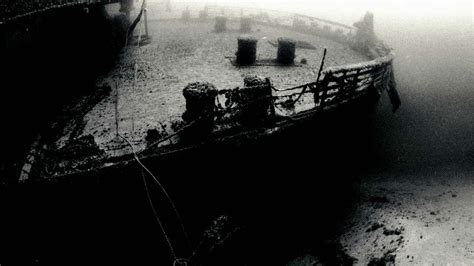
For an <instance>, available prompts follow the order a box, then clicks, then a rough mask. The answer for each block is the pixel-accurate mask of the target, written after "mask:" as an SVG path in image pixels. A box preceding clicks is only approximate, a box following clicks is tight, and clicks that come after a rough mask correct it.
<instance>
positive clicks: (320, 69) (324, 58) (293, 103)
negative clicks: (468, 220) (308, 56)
mask: <svg viewBox="0 0 474 266" xmlns="http://www.w3.org/2000/svg"><path fill="white" fill-rule="evenodd" d="M326 52H327V49H326V48H324V52H323V59H322V60H321V65H320V66H319V71H318V77H317V78H316V83H315V84H318V82H319V78H320V77H321V71H322V70H323V67H324V61H325V60H326ZM308 87H310V85H307V86H304V88H303V90H302V91H301V93H300V94H299V95H298V98H296V100H294V101H291V102H287V103H285V105H288V106H292V105H295V104H296V103H297V102H298V101H299V100H300V99H301V96H303V94H304V93H305V92H306V89H307V88H308Z"/></svg>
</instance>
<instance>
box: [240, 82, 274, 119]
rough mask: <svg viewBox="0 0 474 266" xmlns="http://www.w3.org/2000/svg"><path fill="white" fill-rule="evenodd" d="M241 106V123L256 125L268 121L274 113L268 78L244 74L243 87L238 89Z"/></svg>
mask: <svg viewBox="0 0 474 266" xmlns="http://www.w3.org/2000/svg"><path fill="white" fill-rule="evenodd" d="M239 92H240V94H241V97H240V98H241V99H240V103H239V104H240V105H241V107H242V112H241V117H240V120H241V123H242V124H243V125H246V126H257V125H261V124H262V123H266V122H268V121H269V120H270V119H271V118H272V117H273V115H274V113H275V112H274V109H273V98H272V85H271V82H270V79H268V78H264V77H260V76H246V77H245V78H244V88H241V89H240V90H239Z"/></svg>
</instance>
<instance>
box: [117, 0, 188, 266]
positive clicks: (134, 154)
mask: <svg viewBox="0 0 474 266" xmlns="http://www.w3.org/2000/svg"><path fill="white" fill-rule="evenodd" d="M144 7H145V0H144V1H143V3H142V6H141V10H140V13H139V15H138V17H137V19H136V20H135V21H134V22H133V23H132V25H131V26H130V27H129V29H128V31H127V35H126V39H125V47H126V46H127V45H128V42H129V36H130V34H131V33H132V32H133V30H134V28H135V27H136V26H137V24H138V23H139V22H141V25H143V21H142V20H141V16H142V14H143V10H144ZM141 35H142V27H140V32H139V36H138V40H137V48H138V50H140V42H141ZM137 72H138V64H137V63H135V64H134V76H133V80H134V82H133V87H135V85H136V79H137ZM117 97H118V96H117ZM187 126H188V127H189V126H190V125H189V124H188V125H187ZM182 130H184V128H182V129H180V131H182ZM178 133H179V132H175V134H174V135H176V134H178ZM117 135H118V136H119V137H120V138H121V139H123V140H124V141H125V143H126V144H127V145H128V146H129V147H130V148H131V150H132V153H133V157H134V159H135V161H136V162H137V163H138V164H139V165H140V167H141V168H142V170H141V174H142V179H143V183H144V185H145V190H146V193H147V198H148V201H149V203H150V206H151V209H152V212H153V215H154V216H155V219H156V221H157V222H158V224H159V226H160V229H161V231H162V233H163V235H164V237H165V240H166V243H167V244H168V247H169V249H170V251H171V254H172V255H173V259H174V261H173V265H187V259H182V258H178V257H177V256H176V252H175V250H174V248H173V245H172V244H171V241H170V238H169V236H168V234H167V233H166V230H165V228H164V226H163V223H162V222H161V220H160V218H159V216H158V214H157V212H156V209H155V207H154V204H153V201H152V199H151V196H150V191H149V188H148V185H147V182H146V179H145V175H144V173H143V170H145V171H146V172H147V173H148V174H149V175H150V176H151V177H152V178H153V180H154V181H155V183H156V184H157V185H158V186H159V187H160V189H161V191H162V193H163V194H164V195H165V197H166V199H167V200H168V203H169V204H170V206H171V207H172V209H173V211H174V213H175V215H176V218H177V220H178V223H179V225H180V227H181V230H182V232H183V235H184V237H185V239H186V242H187V245H188V247H189V248H190V249H191V250H192V245H191V241H190V239H189V236H188V234H187V232H186V230H185V228H184V223H183V220H182V218H181V215H180V214H179V212H178V209H177V208H176V205H175V204H174V202H173V200H172V199H171V197H170V195H169V194H168V192H167V191H166V189H165V187H164V186H163V185H162V184H161V182H160V181H159V180H158V178H157V177H156V176H155V175H154V174H153V173H152V172H151V171H150V170H149V169H148V168H147V167H146V166H145V165H144V164H143V163H142V162H141V160H140V158H139V157H138V153H137V152H136V151H135V148H134V147H133V144H132V143H131V142H130V141H129V140H128V139H127V138H125V137H124V136H122V135H121V134H120V133H119V132H118V131H117ZM172 136H173V135H170V136H168V137H166V138H165V139H163V140H161V141H165V140H167V139H169V138H171V137H172ZM157 143H159V142H157ZM157 143H155V144H152V145H156V144H157ZM177 263H178V264H177Z"/></svg>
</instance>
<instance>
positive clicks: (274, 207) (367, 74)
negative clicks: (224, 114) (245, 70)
mask: <svg viewBox="0 0 474 266" xmlns="http://www.w3.org/2000/svg"><path fill="white" fill-rule="evenodd" d="M210 13H211V14H212V12H210ZM211 17H212V16H211ZM264 18H265V17H264ZM262 23H269V24H271V23H270V22H268V21H262ZM298 25H300V26H298ZM276 26H282V25H276ZM283 26H284V27H291V28H294V27H301V23H300V24H298V23H296V24H295V25H294V26H288V25H283ZM339 26H340V25H339ZM343 28H346V29H347V27H343ZM349 29H350V28H349ZM300 30H301V31H308V32H310V31H309V30H308V29H307V28H306V27H303V29H300ZM326 34H329V33H328V32H327V31H326ZM331 34H333V35H331V36H333V37H332V38H334V39H337V40H339V41H341V42H345V41H347V39H346V37H344V38H343V37H342V35H341V34H339V33H338V34H339V35H338V34H336V33H331ZM383 52H384V54H381V55H380V58H379V59H375V60H374V61H371V62H368V63H363V64H358V65H353V66H345V67H342V68H330V69H325V71H323V76H322V78H321V79H320V80H317V81H316V82H312V83H308V84H303V85H301V86H297V87H294V88H289V90H288V92H287V93H285V92H282V93H280V92H273V93H274V96H275V94H277V95H276V96H277V98H275V99H273V98H272V100H275V101H277V102H278V103H279V104H282V105H283V106H288V101H290V102H293V101H294V100H295V98H297V99H298V100H299V99H300V98H301V99H306V100H308V101H310V102H311V105H310V107H309V108H307V109H305V110H303V111H298V112H297V113H292V112H283V113H282V112H280V113H279V114H277V115H275V114H272V119H270V120H266V121H265V123H263V124H257V125H255V124H252V125H246V126H245V127H237V129H234V130H232V129H231V130H223V131H220V132H211V135H209V136H207V138H204V139H200V140H199V141H195V142H193V141H187V142H177V143H171V144H170V145H164V146H160V147H158V148H156V147H155V148H153V149H152V148H150V149H146V150H144V151H141V152H140V154H138V155H136V157H135V154H134V153H133V152H132V149H131V147H129V146H130V145H129V144H127V143H126V142H125V141H122V142H121V143H120V144H121V145H122V146H121V147H120V148H121V149H122V150H125V151H126V152H125V154H123V153H122V155H120V156H117V157H112V158H106V159H105V160H95V159H96V158H92V160H93V161H95V162H94V165H92V166H90V165H87V164H86V165H85V166H84V167H81V168H76V167H64V168H63V169H60V171H57V172H54V171H51V169H49V168H48V167H43V168H41V171H31V172H29V173H28V174H27V175H26V177H27V178H26V179H24V180H22V181H23V182H22V183H21V184H14V185H10V186H9V187H8V188H6V189H4V188H3V187H2V189H4V192H5V193H0V197H1V202H15V204H12V205H8V206H4V207H3V208H2V211H3V213H4V214H5V217H11V218H9V219H5V220H4V221H2V222H3V225H4V227H5V228H11V230H8V232H7V234H6V236H4V237H2V239H1V240H0V241H1V245H2V249H1V250H2V252H3V253H2V254H1V256H0V257H1V259H2V261H5V262H7V263H8V262H15V263H18V262H20V263H21V262H25V263H30V262H34V261H39V262H42V263H44V264H70V263H71V262H74V263H81V262H83V263H84V264H91V261H92V263H93V264H98V263H103V264H112V263H124V262H126V263H127V262H128V263H130V264H150V262H152V263H156V264H160V263H161V264H164V263H167V264H169V263H170V262H172V261H173V259H174V258H173V257H172V255H171V253H170V251H169V248H168V246H167V244H166V241H165V239H164V237H163V233H162V232H161V231H160V229H159V226H158V224H157V221H156V220H155V217H154V216H153V211H152V209H151V206H150V202H149V200H148V198H147V196H148V195H147V188H146V185H145V184H144V180H145V182H146V184H147V186H148V187H149V191H148V192H149V194H150V197H151V199H152V201H153V202H154V203H155V207H156V208H157V209H158V210H159V211H158V213H157V215H158V217H160V218H161V219H162V222H163V225H164V226H165V228H166V231H167V233H168V234H169V237H170V240H171V242H172V244H173V246H174V247H175V249H176V250H175V252H176V255H177V256H178V257H180V258H189V257H190V256H191V252H192V251H193V248H190V247H189V246H188V245H187V244H186V242H187V241H186V239H185V237H184V235H183V233H182V232H181V231H180V230H181V229H180V228H179V225H178V224H179V223H178V222H177V221H176V218H175V216H174V214H173V210H172V208H171V207H170V206H169V204H168V202H167V200H166V198H165V197H164V195H163V193H162V192H161V191H160V189H159V187H157V185H156V184H155V183H154V181H153V179H152V177H151V176H150V175H149V173H147V172H148V171H149V172H150V173H154V174H155V175H156V176H155V177H157V178H158V179H159V181H160V183H161V184H162V185H163V186H164V187H165V188H166V190H167V191H168V193H169V195H170V196H171V198H172V199H173V201H174V202H175V205H176V207H177V209H178V210H179V211H180V213H181V214H182V220H183V221H184V225H185V228H186V230H187V232H188V233H189V237H190V240H191V245H192V247H194V248H195V247H196V246H198V245H199V243H200V241H201V240H202V236H203V232H204V231H205V230H206V228H208V226H209V224H211V223H212V221H213V220H214V219H215V218H216V217H217V216H219V215H221V214H226V215H228V216H229V217H231V218H232V227H233V228H236V229H238V230H237V234H236V236H235V238H234V237H233V238H232V239H231V242H230V244H227V243H226V244H225V245H223V246H222V247H221V248H219V249H218V250H214V251H212V252H211V251H210V250H209V249H208V250H204V251H202V253H200V254H199V261H198V263H195V264H200V263H202V264H206V265H229V264H236V265H239V264H242V262H246V263H249V261H250V264H255V265H264V264H281V262H282V261H284V262H286V261H288V260H289V259H291V258H294V257H295V255H298V252H299V250H300V249H301V248H302V247H306V246H307V245H308V243H311V245H313V246H318V245H322V242H320V241H324V239H325V237H326V236H329V235H331V234H333V233H334V232H335V231H336V230H337V223H336V222H335V220H334V219H335V218H334V217H340V216H343V215H345V214H346V211H345V209H346V208H347V205H348V204H350V198H351V195H352V185H353V182H354V180H356V178H357V175H358V173H359V172H360V171H361V169H364V168H365V166H366V164H367V162H366V158H367V157H366V156H365V155H366V154H367V153H368V151H369V149H370V147H369V145H368V142H369V141H368V140H369V139H370V138H372V137H374V136H371V135H370V130H369V129H370V125H371V123H370V122H371V114H372V112H373V110H374V108H376V104H377V102H378V100H379V97H380V94H381V92H383V91H384V90H386V89H387V88H388V87H390V85H389V83H390V82H393V81H394V79H393V72H392V71H391V70H392V69H391V64H392V59H393V57H392V56H391V55H390V54H389V53H388V52H387V51H386V50H385V51H383ZM79 72H80V71H79ZM65 80H66V79H65ZM392 86H393V84H392ZM57 88H58V89H59V88H60V87H59V86H58V87H57ZM276 89H278V88H276ZM223 93H225V92H223ZM272 97H273V96H272ZM290 105H291V104H290ZM398 105H399V103H398ZM394 106H397V103H395V105H394ZM397 108H398V106H397ZM289 109H291V108H289ZM188 133H189V132H188ZM192 133H193V132H192V131H191V132H190V134H191V135H192ZM176 136H177V137H178V139H179V137H180V134H178V133H177V134H176ZM118 137H119V136H118ZM375 137H376V136H375ZM90 140H91V139H90V138H89V139H85V140H84V142H79V144H81V143H86V144H87V143H92V145H91V146H92V148H93V149H92V150H93V151H94V152H95V151H97V150H98V149H96V148H97V147H96V145H95V144H94V141H90ZM66 151H67V150H66ZM86 151H87V149H86ZM80 152H82V151H81V150H80V151H79V152H77V153H80ZM97 152H98V153H100V151H97ZM73 155H77V154H73ZM86 155H87V154H86ZM89 155H90V154H89ZM68 156H69V154H68ZM86 157H87V156H86ZM61 159H64V158H61ZM64 161H66V159H65V160H64ZM67 161H70V162H71V161H72V162H73V163H75V162H77V161H79V160H78V159H77V158H72V159H71V158H68V159H67ZM55 163H57V162H55ZM31 164H33V169H38V168H37V167H35V166H38V165H41V164H42V162H41V161H39V162H38V161H36V162H31ZM25 165H26V164H25ZM73 165H74V164H73ZM52 169H53V170H54V167H52ZM64 169H66V170H64ZM51 173H53V174H51ZM14 176H16V175H14ZM2 192H3V191H2ZM328 200H333V203H334V202H335V203H334V204H332V205H331V206H330V207H329V206H327V205H326V202H328ZM315 212H316V213H317V214H318V215H314V213H315ZM315 216H316V218H315ZM336 220H337V219H336ZM282 228H285V229H287V230H282ZM288 228H289V229H288ZM24 239H27V240H28V241H24ZM45 239H47V240H48V241H47V242H48V243H45V241H44V240H45ZM289 240H290V241H289ZM291 240H292V241H291ZM326 251H327V250H324V249H322V252H326ZM319 252H321V251H319ZM117 254H119V255H117ZM323 255H324V254H323ZM326 256H327V255H326Z"/></svg>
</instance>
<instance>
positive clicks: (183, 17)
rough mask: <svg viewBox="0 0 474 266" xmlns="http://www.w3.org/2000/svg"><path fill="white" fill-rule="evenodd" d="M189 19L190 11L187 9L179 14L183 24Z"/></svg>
mask: <svg viewBox="0 0 474 266" xmlns="http://www.w3.org/2000/svg"><path fill="white" fill-rule="evenodd" d="M190 19H191V11H189V9H186V10H184V11H183V13H182V14H181V20H182V21H184V22H188V21H189V20H190Z"/></svg>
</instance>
